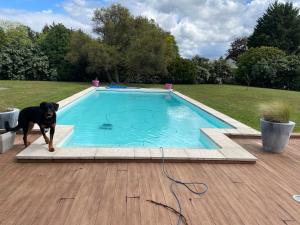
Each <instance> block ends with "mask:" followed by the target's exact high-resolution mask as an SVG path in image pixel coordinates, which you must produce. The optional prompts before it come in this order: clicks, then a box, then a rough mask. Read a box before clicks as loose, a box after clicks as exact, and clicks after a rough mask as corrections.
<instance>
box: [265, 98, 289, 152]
mask: <svg viewBox="0 0 300 225" xmlns="http://www.w3.org/2000/svg"><path fill="white" fill-rule="evenodd" d="M260 110H261V114H262V118H261V119H260V125H261V137H262V143H263V150H264V151H268V152H274V153H280V152H282V151H283V150H284V147H285V146H286V144H287V143H288V141H289V138H290V136H291V133H292V131H293V129H294V127H295V123H294V122H292V121H290V114H291V107H290V106H289V105H288V104H287V103H285V102H271V103H268V104H264V105H261V107H260Z"/></svg>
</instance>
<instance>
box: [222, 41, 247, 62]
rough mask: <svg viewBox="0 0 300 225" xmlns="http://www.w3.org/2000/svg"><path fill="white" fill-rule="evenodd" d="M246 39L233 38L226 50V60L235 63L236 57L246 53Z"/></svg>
mask: <svg viewBox="0 0 300 225" xmlns="http://www.w3.org/2000/svg"><path fill="white" fill-rule="evenodd" d="M247 43H248V38H247V37H239V38H235V39H234V40H233V42H232V43H231V44H230V48H229V49H228V50H227V54H226V59H233V60H235V61H236V59H237V57H238V56H239V55H240V54H242V53H244V52H245V51H247V49H248V47H247Z"/></svg>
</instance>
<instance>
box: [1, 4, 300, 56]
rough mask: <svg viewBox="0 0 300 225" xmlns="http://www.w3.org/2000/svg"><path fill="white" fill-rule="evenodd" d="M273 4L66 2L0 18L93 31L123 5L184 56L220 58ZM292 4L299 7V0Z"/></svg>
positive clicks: (37, 26) (7, 11)
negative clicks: (107, 10) (110, 9)
mask: <svg viewBox="0 0 300 225" xmlns="http://www.w3.org/2000/svg"><path fill="white" fill-rule="evenodd" d="M280 1H281V2H285V1H287V0H280ZM271 2H273V0H252V1H249V0H101V1H99V0H65V1H64V2H63V3H62V4H60V5H59V7H61V8H63V9H64V11H65V12H66V13H65V14H56V13H54V12H53V11H52V10H43V11H41V12H28V11H21V10H12V9H0V19H1V18H2V19H11V20H16V21H19V22H22V23H24V24H26V25H28V26H30V27H32V28H33V29H34V30H41V28H42V27H43V26H44V24H45V23H47V24H51V23H52V22H53V21H55V22H61V23H64V24H65V25H66V26H68V27H72V28H81V29H83V30H85V31H88V32H91V31H92V26H91V21H90V20H91V17H92V15H93V10H94V9H95V8H96V7H101V6H109V5H110V4H112V3H121V4H122V5H124V6H125V7H128V8H129V9H130V11H131V12H132V13H133V14H134V15H136V16H137V15H142V16H146V17H148V18H152V19H154V20H156V22H157V23H158V24H159V25H160V26H161V27H163V28H164V29H165V30H167V31H170V32H171V33H172V34H173V35H174V36H175V37H176V40H177V42H178V45H179V49H180V53H181V55H182V56H184V57H191V56H193V55H195V54H199V55H201V56H206V57H210V58H217V57H219V56H222V55H224V54H225V52H226V49H227V48H228V46H229V44H230V42H231V41H232V40H233V39H234V38H235V37H239V36H243V35H249V34H250V33H251V32H252V31H253V28H254V26H255V24H256V20H257V19H258V18H259V17H260V16H261V15H262V14H263V13H264V11H265V9H266V8H267V7H268V5H269V4H270V3H271ZM292 2H293V3H294V4H295V5H296V6H298V7H300V0H294V1H292Z"/></svg>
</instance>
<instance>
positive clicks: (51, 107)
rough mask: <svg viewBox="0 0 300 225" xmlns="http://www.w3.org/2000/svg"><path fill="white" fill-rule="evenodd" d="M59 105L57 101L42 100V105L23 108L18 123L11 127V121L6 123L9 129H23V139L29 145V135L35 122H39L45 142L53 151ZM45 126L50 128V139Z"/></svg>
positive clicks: (6, 127)
mask: <svg viewBox="0 0 300 225" xmlns="http://www.w3.org/2000/svg"><path fill="white" fill-rule="evenodd" d="M58 107H59V105H58V104H56V103H49V102H42V103H41V104H40V106H34V107H28V108H25V109H22V110H21V111H20V114H19V119H18V125H17V126H16V127H13V128H11V127H10V126H9V123H8V122H6V123H5V129H6V130H7V131H17V130H19V129H22V130H23V135H24V136H23V140H24V144H25V146H26V147H27V146H28V145H29V144H30V143H29V142H28V141H27V135H28V133H29V132H30V131H31V130H32V128H33V126H34V124H35V123H36V124H38V125H39V127H40V130H41V132H42V135H43V137H44V139H45V142H46V143H47V144H49V151H50V152H53V151H54V148H53V136H54V132H55V125H56V111H57V110H58ZM45 128H50V140H49V138H48V137H47V136H46V134H45Z"/></svg>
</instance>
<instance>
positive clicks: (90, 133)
mask: <svg viewBox="0 0 300 225" xmlns="http://www.w3.org/2000/svg"><path fill="white" fill-rule="evenodd" d="M58 124H63V125H74V126H75V129H74V132H73V133H72V135H71V136H70V137H69V138H68V139H67V140H66V141H65V142H64V143H63V144H62V146H63V147H96V146H97V147H161V146H162V147H171V148H172V147H173V148H176V147H184V148H207V149H216V148H218V146H217V145H216V144H215V143H214V142H213V141H212V140H211V139H209V138H208V137H207V136H206V135H205V134H203V133H202V132H200V128H231V126H230V125H228V124H227V123H225V122H223V121H221V120H219V119H217V118H216V117H214V116H212V115H211V114H209V113H207V112H205V111H203V110H201V109H200V108H198V107H196V106H194V105H192V104H191V103H189V102H187V101H185V100H184V99H182V98H180V97H178V96H177V95H175V94H173V93H165V92H161V93H153V92H141V91H134V92H132V91H131V92H129V91H128V92H124V91H117V90H116V91H93V92H92V93H90V94H88V95H87V96H84V97H82V98H80V99H79V100H77V101H75V102H73V103H72V104H70V105H69V106H67V107H65V108H63V109H62V110H59V112H58Z"/></svg>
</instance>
